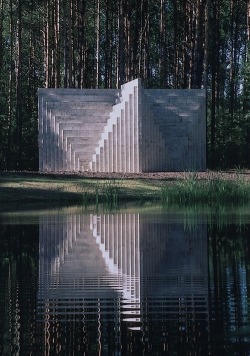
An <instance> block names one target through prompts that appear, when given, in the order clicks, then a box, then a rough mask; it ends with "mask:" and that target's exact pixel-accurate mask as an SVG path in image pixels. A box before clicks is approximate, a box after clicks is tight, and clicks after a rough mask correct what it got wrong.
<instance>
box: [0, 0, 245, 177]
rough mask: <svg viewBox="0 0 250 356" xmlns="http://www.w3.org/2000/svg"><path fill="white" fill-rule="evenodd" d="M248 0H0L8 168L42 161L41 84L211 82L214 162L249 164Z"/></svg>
mask: <svg viewBox="0 0 250 356" xmlns="http://www.w3.org/2000/svg"><path fill="white" fill-rule="evenodd" d="M249 43H250V0H223V1H222V0H0V170H6V169H7V170H13V169H20V170H22V169H26V170H35V169H37V168H38V132H37V128H38V125H37V89H38V88H39V87H52V88H54V87H55V88H57V87H65V88H119V87H120V85H121V84H122V83H124V82H127V81H129V80H132V79H135V78H137V77H140V78H142V81H143V84H144V86H145V87H146V88H204V89H206V90H207V97H208V100H207V113H208V122H207V142H208V150H207V153H208V164H209V167H211V168H214V167H216V168H229V167H250V62H249V60H250V59H249V58H250V55H249Z"/></svg>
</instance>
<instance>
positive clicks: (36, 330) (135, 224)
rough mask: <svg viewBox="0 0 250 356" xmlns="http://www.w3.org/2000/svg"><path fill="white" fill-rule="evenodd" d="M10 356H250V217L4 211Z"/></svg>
mask: <svg viewBox="0 0 250 356" xmlns="http://www.w3.org/2000/svg"><path fill="white" fill-rule="evenodd" d="M0 228H1V230H0V268H1V270H0V355H7V356H8V355H21V356H22V355H87V356H88V355H90V356H91V355H108V356H110V355H201V356H204V355H250V304H249V302H250V210H248V209H245V210H241V211H240V212H239V211H237V210H230V211H228V212H227V211H224V210H223V211H222V213H221V212H220V211H218V210H216V211H212V212H211V211H206V210H204V211H200V212H197V211H194V210H185V209H183V210H182V211H180V210H176V209H163V208H160V207H158V208H140V209H136V208H131V207H129V208H125V209H120V210H117V211H112V212H111V211H109V212H107V211H101V210H100V209H99V211H95V210H94V209H93V210H83V209H82V208H81V207H68V208H58V209H54V210H53V209H50V210H38V211H34V210H33V211H26V212H25V211H24V212H10V213H1V214H0Z"/></svg>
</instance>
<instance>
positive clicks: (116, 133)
mask: <svg viewBox="0 0 250 356" xmlns="http://www.w3.org/2000/svg"><path fill="white" fill-rule="evenodd" d="M38 97H39V137H38V140H39V170H40V171H62V170H65V171H78V170H92V171H105V172H113V171H114V172H143V171H161V170H164V171H166V170H193V169H195V170H197V169H198V170H204V169H206V93H205V91H204V90H199V89H194V90H193V89H192V90H190V89H184V90H180V89H174V90H168V89H144V88H143V87H142V85H141V81H140V80H139V79H135V80H133V81H131V82H129V83H126V84H124V85H123V86H122V88H121V90H113V89H107V90H106V89H39V91H38Z"/></svg>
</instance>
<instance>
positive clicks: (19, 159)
mask: <svg viewBox="0 0 250 356" xmlns="http://www.w3.org/2000/svg"><path fill="white" fill-rule="evenodd" d="M17 12H18V25H17V68H16V78H17V79H16V83H17V84H16V123H17V142H18V155H17V168H18V169H22V153H23V116H22V115H23V113H22V5H21V0H19V2H18V10H17Z"/></svg>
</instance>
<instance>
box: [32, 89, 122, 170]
mask: <svg viewBox="0 0 250 356" xmlns="http://www.w3.org/2000/svg"><path fill="white" fill-rule="evenodd" d="M117 95H118V91H117V90H112V89H107V90H106V89H98V90H95V89H83V90H79V89H39V118H40V120H39V169H40V171H49V172H50V171H86V170H89V162H90V161H91V159H92V155H93V152H94V150H95V147H96V143H97V141H98V138H99V137H100V136H101V133H102V132H103V129H104V127H105V125H106V123H107V120H108V118H109V113H110V111H111V110H112V105H113V104H115V100H116V96H117Z"/></svg>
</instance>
